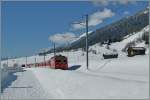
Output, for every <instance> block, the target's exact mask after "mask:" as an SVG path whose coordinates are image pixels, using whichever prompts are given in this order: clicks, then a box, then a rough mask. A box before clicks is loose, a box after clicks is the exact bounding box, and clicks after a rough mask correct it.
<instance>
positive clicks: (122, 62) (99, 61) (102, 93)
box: [1, 26, 149, 99]
mask: <svg viewBox="0 0 150 100" xmlns="http://www.w3.org/2000/svg"><path fill="white" fill-rule="evenodd" d="M145 31H149V27H148V26H147V27H145V28H144V29H143V30H141V31H140V32H137V33H135V34H133V35H131V36H127V37H126V38H125V39H124V40H123V41H121V42H116V43H113V44H111V45H110V48H111V49H112V50H113V49H115V50H116V51H117V52H118V53H119V56H118V58H115V59H103V56H102V54H103V53H104V52H110V51H112V50H108V49H106V45H102V46H99V44H95V45H93V46H90V48H89V49H92V50H96V52H97V53H96V54H94V53H92V52H89V69H88V70H87V69H86V60H85V58H86V55H85V52H83V51H82V50H81V49H79V50H77V51H69V52H60V53H57V54H62V55H64V56H67V57H68V64H69V70H59V69H57V70H55V69H50V68H37V67H35V66H32V68H23V69H19V70H17V71H16V66H15V65H16V64H17V66H18V67H17V68H20V66H21V65H22V64H25V62H26V58H25V57H21V58H17V59H10V60H8V68H7V67H6V63H7V61H2V62H1V68H2V71H3V72H2V73H3V82H2V83H3V84H4V85H2V89H3V91H2V95H1V98H2V99H11V98H13V99H18V98H19V99H20V98H25V99H28V98H31V99H32V98H33V99H37V98H41V99H148V98H149V48H148V45H145V43H144V41H137V40H139V38H141V37H142V34H143V32H145ZM131 41H132V42H135V46H142V47H145V48H146V55H138V56H134V57H128V56H127V54H126V53H125V52H122V49H124V47H125V46H126V45H127V44H128V43H129V42H131ZM52 56H53V54H48V55H47V56H46V60H48V59H49V58H51V57H52ZM35 58H36V62H43V61H44V57H43V56H38V55H34V56H30V57H28V63H35ZM4 65H5V66H4ZM12 69H15V71H12ZM8 80H9V81H8Z"/></svg>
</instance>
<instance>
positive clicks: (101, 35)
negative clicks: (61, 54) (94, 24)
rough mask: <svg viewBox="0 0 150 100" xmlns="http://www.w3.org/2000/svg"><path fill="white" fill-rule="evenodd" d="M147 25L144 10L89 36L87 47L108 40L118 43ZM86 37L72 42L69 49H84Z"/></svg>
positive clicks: (147, 13) (147, 19)
mask: <svg viewBox="0 0 150 100" xmlns="http://www.w3.org/2000/svg"><path fill="white" fill-rule="evenodd" d="M148 24H149V9H148V8H146V9H144V10H142V11H140V12H138V13H136V14H135V15H133V16H130V17H125V18H123V19H121V20H119V21H117V22H114V23H112V24H110V25H107V26H104V27H102V28H100V29H97V30H96V31H94V32H92V33H90V34H89V45H93V44H96V43H98V42H104V41H106V40H108V39H111V40H112V41H114V42H116V41H120V40H122V38H123V37H124V36H126V35H128V34H131V33H134V32H138V31H140V30H141V29H143V28H144V27H145V26H147V25H148ZM85 39H86V37H85V36H84V37H83V36H82V37H81V38H79V39H77V40H76V41H74V42H73V43H72V44H71V46H70V48H71V49H76V48H84V47H85Z"/></svg>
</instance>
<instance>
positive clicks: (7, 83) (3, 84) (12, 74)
mask: <svg viewBox="0 0 150 100" xmlns="http://www.w3.org/2000/svg"><path fill="white" fill-rule="evenodd" d="M24 71H25V70H23V69H22V70H20V71H15V72H9V74H8V77H7V78H6V79H4V80H3V81H1V93H3V92H4V89H5V88H8V87H9V86H10V85H11V84H12V82H13V81H15V80H16V79H17V77H18V76H17V75H15V73H16V72H24ZM10 88H17V87H10ZM18 88H19V87H18Z"/></svg>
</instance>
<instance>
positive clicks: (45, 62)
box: [44, 53, 46, 66]
mask: <svg viewBox="0 0 150 100" xmlns="http://www.w3.org/2000/svg"><path fill="white" fill-rule="evenodd" d="M45 55H46V54H45V53H44V66H46V62H45Z"/></svg>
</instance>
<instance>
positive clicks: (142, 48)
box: [128, 47, 145, 50]
mask: <svg viewBox="0 0 150 100" xmlns="http://www.w3.org/2000/svg"><path fill="white" fill-rule="evenodd" d="M129 48H132V49H134V50H145V48H144V47H129ZM129 48H128V49H129Z"/></svg>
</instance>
